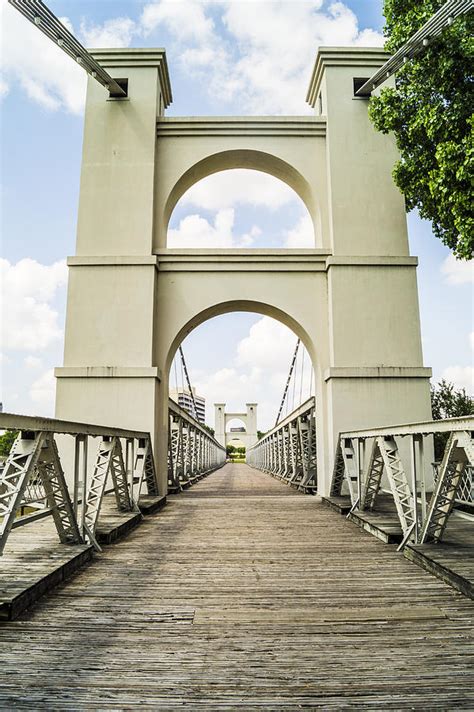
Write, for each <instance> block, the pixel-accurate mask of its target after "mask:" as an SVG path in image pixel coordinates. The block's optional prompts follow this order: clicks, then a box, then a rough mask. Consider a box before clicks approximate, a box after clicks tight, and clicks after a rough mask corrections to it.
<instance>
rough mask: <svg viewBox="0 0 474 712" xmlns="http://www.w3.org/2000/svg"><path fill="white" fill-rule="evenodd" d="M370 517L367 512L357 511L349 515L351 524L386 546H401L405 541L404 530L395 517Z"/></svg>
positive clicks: (372, 515)
mask: <svg viewBox="0 0 474 712" xmlns="http://www.w3.org/2000/svg"><path fill="white" fill-rule="evenodd" d="M374 514H375V513H373V512H372V513H371V514H370V515H369V514H368V513H367V512H359V511H357V510H356V511H355V512H352V513H351V514H349V515H348V517H349V519H350V520H351V522H354V524H357V526H359V527H360V528H361V529H363V530H364V531H366V532H368V533H369V534H372V536H375V537H377V539H380V541H383V542H384V543H385V544H400V542H401V541H402V539H403V533H402V529H401V527H400V523H399V522H398V521H395V519H394V518H393V517H390V516H386V517H384V516H383V514H381V515H379V514H378V513H377V514H376V515H375V516H374Z"/></svg>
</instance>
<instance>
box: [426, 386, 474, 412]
mask: <svg viewBox="0 0 474 712" xmlns="http://www.w3.org/2000/svg"><path fill="white" fill-rule="evenodd" d="M431 412H432V413H433V419H434V420H442V419H443V418H459V417H461V416H463V415H474V399H473V398H471V396H470V395H468V394H467V393H466V390H465V389H464V388H460V389H459V390H456V389H455V388H454V384H453V383H448V382H447V381H445V380H444V379H443V380H442V381H440V382H439V383H438V385H433V384H432V385H431Z"/></svg>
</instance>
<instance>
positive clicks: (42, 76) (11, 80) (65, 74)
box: [0, 0, 86, 114]
mask: <svg viewBox="0 0 474 712" xmlns="http://www.w3.org/2000/svg"><path fill="white" fill-rule="evenodd" d="M0 11H1V17H0V19H1V24H2V31H1V35H0V58H1V68H2V72H3V85H2V87H3V90H2V91H3V93H6V92H7V91H8V88H10V89H11V87H12V86H13V85H16V84H19V85H20V86H21V87H22V88H23V90H24V91H25V92H26V94H27V95H28V96H29V97H30V98H31V99H32V100H33V101H35V102H36V103H38V104H40V105H41V106H42V107H43V108H45V109H48V110H57V109H60V108H63V109H66V110H67V111H69V112H71V113H74V114H79V113H81V112H82V110H83V106H84V97H85V87H86V74H85V72H84V70H83V69H81V68H80V67H79V66H78V65H77V64H76V63H75V62H74V61H72V60H71V58H70V57H68V56H67V55H66V54H65V53H64V52H63V51H62V50H61V49H60V48H59V47H58V46H57V45H55V44H54V43H53V42H51V40H50V39H48V38H47V37H46V36H45V35H44V34H43V33H42V32H40V31H39V30H38V29H37V28H36V27H34V26H33V25H32V24H31V23H30V22H28V21H27V20H26V19H25V18H24V17H22V16H21V15H20V13H19V12H18V11H17V10H15V9H14V8H13V7H12V6H11V5H9V4H8V3H7V2H6V0H3V1H2V2H1V4H0ZM60 19H61V21H62V22H63V23H64V24H66V25H67V26H68V29H71V30H72V27H71V25H70V23H69V21H68V20H67V18H60Z"/></svg>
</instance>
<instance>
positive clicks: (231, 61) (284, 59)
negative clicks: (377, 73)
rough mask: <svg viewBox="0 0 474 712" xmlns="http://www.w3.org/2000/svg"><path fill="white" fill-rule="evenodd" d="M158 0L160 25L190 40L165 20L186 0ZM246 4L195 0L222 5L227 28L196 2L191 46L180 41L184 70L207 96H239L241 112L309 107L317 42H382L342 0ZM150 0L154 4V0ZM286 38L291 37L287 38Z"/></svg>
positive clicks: (294, 110) (228, 98) (231, 98)
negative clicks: (325, 4)
mask: <svg viewBox="0 0 474 712" xmlns="http://www.w3.org/2000/svg"><path fill="white" fill-rule="evenodd" d="M163 5H166V8H167V18H168V24H167V27H168V29H169V31H170V32H171V33H172V34H174V37H175V39H176V41H177V44H178V47H179V46H180V45H181V44H182V41H183V39H186V40H187V41H188V42H189V41H190V40H191V39H192V38H191V37H190V36H189V35H185V36H183V29H182V27H181V25H180V26H179V27H175V26H174V25H173V24H172V23H171V21H170V13H177V15H179V16H181V15H182V14H184V12H185V11H184V10H183V6H187V5H188V3H177V2H172V3H161V5H160V6H163ZM249 5H250V3H245V2H229V3H219V4H215V3H211V4H208V5H202V6H201V8H204V7H207V8H214V9H215V8H216V7H220V8H221V9H222V16H221V19H222V22H223V24H224V26H225V28H226V35H224V34H222V33H221V34H218V33H217V32H216V31H215V26H214V27H213V26H212V25H210V24H205V22H204V17H203V14H202V13H203V10H202V9H201V14H200V16H199V20H198V21H197V27H198V28H201V29H202V31H199V32H196V33H195V34H194V40H195V46H192V47H181V52H180V58H181V62H182V65H183V68H184V69H185V70H186V72H188V73H190V74H194V75H195V76H197V77H199V78H200V79H201V81H202V82H203V83H204V82H205V86H206V87H207V90H208V92H209V94H210V95H211V97H213V98H216V99H217V100H218V101H219V102H220V103H222V102H223V101H229V102H230V101H234V100H236V99H237V98H238V102H239V107H240V112H241V111H242V110H243V112H244V113H251V114H253V113H259V114H265V113H276V114H279V113H290V114H291V113H302V112H308V111H309V109H308V107H307V106H306V104H305V95H306V90H307V85H308V81H309V76H310V71H311V69H312V65H313V62H314V59H315V56H316V51H317V48H318V46H319V45H364V44H368V45H382V44H383V38H382V36H381V35H380V34H379V33H377V32H375V31H374V30H370V29H369V30H363V31H359V28H358V21H357V17H356V15H355V14H354V13H353V12H352V10H350V9H349V8H348V7H347V6H346V5H345V4H344V3H342V2H333V3H332V4H331V5H330V6H329V7H328V9H327V10H324V11H322V10H321V8H322V2H321V0H310V1H308V2H304V3H303V2H281V1H276V2H266V1H265V0H263V1H259V0H256V1H254V2H252V3H251V12H250V11H249ZM190 6H191V7H194V6H195V3H190ZM153 7H154V8H155V12H156V11H157V10H156V8H157V7H158V3H154V5H153ZM178 8H180V9H179V11H178ZM163 12H164V10H162V11H161V13H163ZM144 14H145V13H144ZM289 38H297V41H295V42H291V45H289ZM240 112H239V113H240Z"/></svg>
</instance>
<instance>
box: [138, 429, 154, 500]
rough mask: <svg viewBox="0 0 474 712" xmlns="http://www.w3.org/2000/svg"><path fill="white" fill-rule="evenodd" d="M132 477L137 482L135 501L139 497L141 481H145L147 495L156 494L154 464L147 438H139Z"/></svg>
mask: <svg viewBox="0 0 474 712" xmlns="http://www.w3.org/2000/svg"><path fill="white" fill-rule="evenodd" d="M133 479H134V481H135V479H136V480H137V481H138V484H137V501H138V500H139V498H140V494H141V490H142V486H143V482H146V487H147V492H148V494H149V495H152V496H158V480H157V479H156V472H155V464H154V460H153V453H152V448H151V443H150V441H149V440H139V441H138V450H137V454H136V457H135V466H134V473H133Z"/></svg>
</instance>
